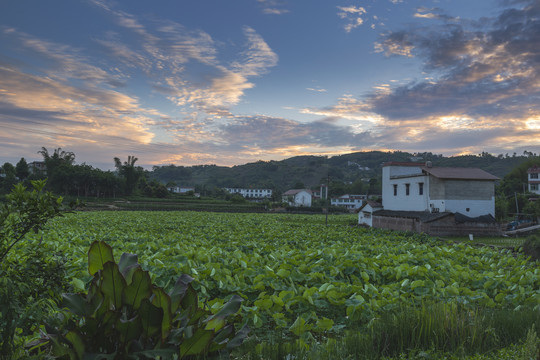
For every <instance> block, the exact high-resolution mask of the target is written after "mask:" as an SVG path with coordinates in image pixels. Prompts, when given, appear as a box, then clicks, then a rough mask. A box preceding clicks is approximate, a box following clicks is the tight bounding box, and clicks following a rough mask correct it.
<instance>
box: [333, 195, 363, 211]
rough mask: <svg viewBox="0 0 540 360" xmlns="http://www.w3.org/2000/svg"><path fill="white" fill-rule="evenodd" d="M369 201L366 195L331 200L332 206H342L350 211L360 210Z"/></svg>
mask: <svg viewBox="0 0 540 360" xmlns="http://www.w3.org/2000/svg"><path fill="white" fill-rule="evenodd" d="M366 200H367V196H366V195H350V194H345V195H342V196H340V197H337V198H332V199H331V200H330V205H332V206H341V207H344V208H346V209H348V210H355V209H358V208H359V207H360V206H362V204H363V203H364V202H365V201H366Z"/></svg>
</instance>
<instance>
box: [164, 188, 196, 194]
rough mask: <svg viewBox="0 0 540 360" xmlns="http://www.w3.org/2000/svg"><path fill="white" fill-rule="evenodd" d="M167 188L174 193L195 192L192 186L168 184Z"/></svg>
mask: <svg viewBox="0 0 540 360" xmlns="http://www.w3.org/2000/svg"><path fill="white" fill-rule="evenodd" d="M167 190H169V191H170V192H172V193H175V194H187V193H188V192H190V191H191V192H193V193H195V188H194V187H186V186H169V187H168V188H167Z"/></svg>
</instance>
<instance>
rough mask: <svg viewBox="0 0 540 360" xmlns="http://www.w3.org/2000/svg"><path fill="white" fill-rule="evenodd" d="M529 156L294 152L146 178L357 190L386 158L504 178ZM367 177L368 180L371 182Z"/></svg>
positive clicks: (157, 170) (159, 170)
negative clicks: (277, 158) (347, 186)
mask: <svg viewBox="0 0 540 360" xmlns="http://www.w3.org/2000/svg"><path fill="white" fill-rule="evenodd" d="M533 155H534V154H532V153H529V152H526V153H524V154H523V155H517V154H515V153H514V154H513V155H508V154H506V155H503V154H501V155H498V156H493V155H491V154H488V153H482V154H479V155H465V156H454V157H444V156H442V155H437V154H432V153H420V154H418V153H415V154H411V153H407V152H401V151H396V152H381V151H371V152H357V153H351V154H345V155H338V156H332V157H327V156H296V157H292V158H289V159H285V160H281V161H258V162H255V163H249V164H245V165H238V166H233V167H225V166H217V165H198V166H175V165H167V166H155V167H154V168H153V171H152V172H151V174H150V175H151V177H152V178H154V179H156V180H158V181H160V182H163V183H176V184H178V185H182V186H197V187H199V188H201V189H205V188H212V187H254V188H271V189H275V190H278V191H284V190H287V189H290V188H297V187H299V186H300V185H303V186H302V187H306V188H310V187H313V186H317V185H319V184H321V183H324V182H326V181H327V178H328V177H330V181H331V182H333V183H340V182H341V183H347V184H355V183H356V184H357V186H356V187H355V188H356V189H358V192H360V191H361V192H362V193H365V192H366V191H367V190H368V189H367V188H368V187H369V186H370V185H371V188H372V189H373V188H374V187H376V183H377V182H379V181H380V176H381V166H382V164H384V163H385V162H388V161H407V162H410V161H414V162H425V161H431V162H432V163H433V165H434V166H455V167H478V168H481V169H483V170H486V171H488V172H490V173H492V174H493V175H496V176H498V177H500V178H503V177H504V176H505V175H506V174H508V173H509V172H510V171H511V170H512V169H513V168H515V167H516V166H518V165H520V164H521V163H523V162H525V161H527V160H528V159H530V157H532V156H533ZM370 180H371V183H370Z"/></svg>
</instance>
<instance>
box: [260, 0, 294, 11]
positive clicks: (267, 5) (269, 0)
mask: <svg viewBox="0 0 540 360" xmlns="http://www.w3.org/2000/svg"><path fill="white" fill-rule="evenodd" d="M257 2H258V3H259V4H261V5H262V7H263V13H265V14H268V15H283V14H286V13H288V12H289V10H288V9H286V8H285V7H284V6H285V3H284V2H282V1H276V0H257Z"/></svg>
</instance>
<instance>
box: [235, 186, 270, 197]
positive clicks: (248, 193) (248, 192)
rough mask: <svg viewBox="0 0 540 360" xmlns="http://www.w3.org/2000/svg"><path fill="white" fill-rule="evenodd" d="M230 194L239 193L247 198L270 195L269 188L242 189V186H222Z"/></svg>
mask: <svg viewBox="0 0 540 360" xmlns="http://www.w3.org/2000/svg"><path fill="white" fill-rule="evenodd" d="M224 189H225V190H226V191H227V192H229V193H230V194H240V195H242V196H243V197H245V198H249V199H263V198H269V197H271V196H272V190H270V189H243V188H224Z"/></svg>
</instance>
